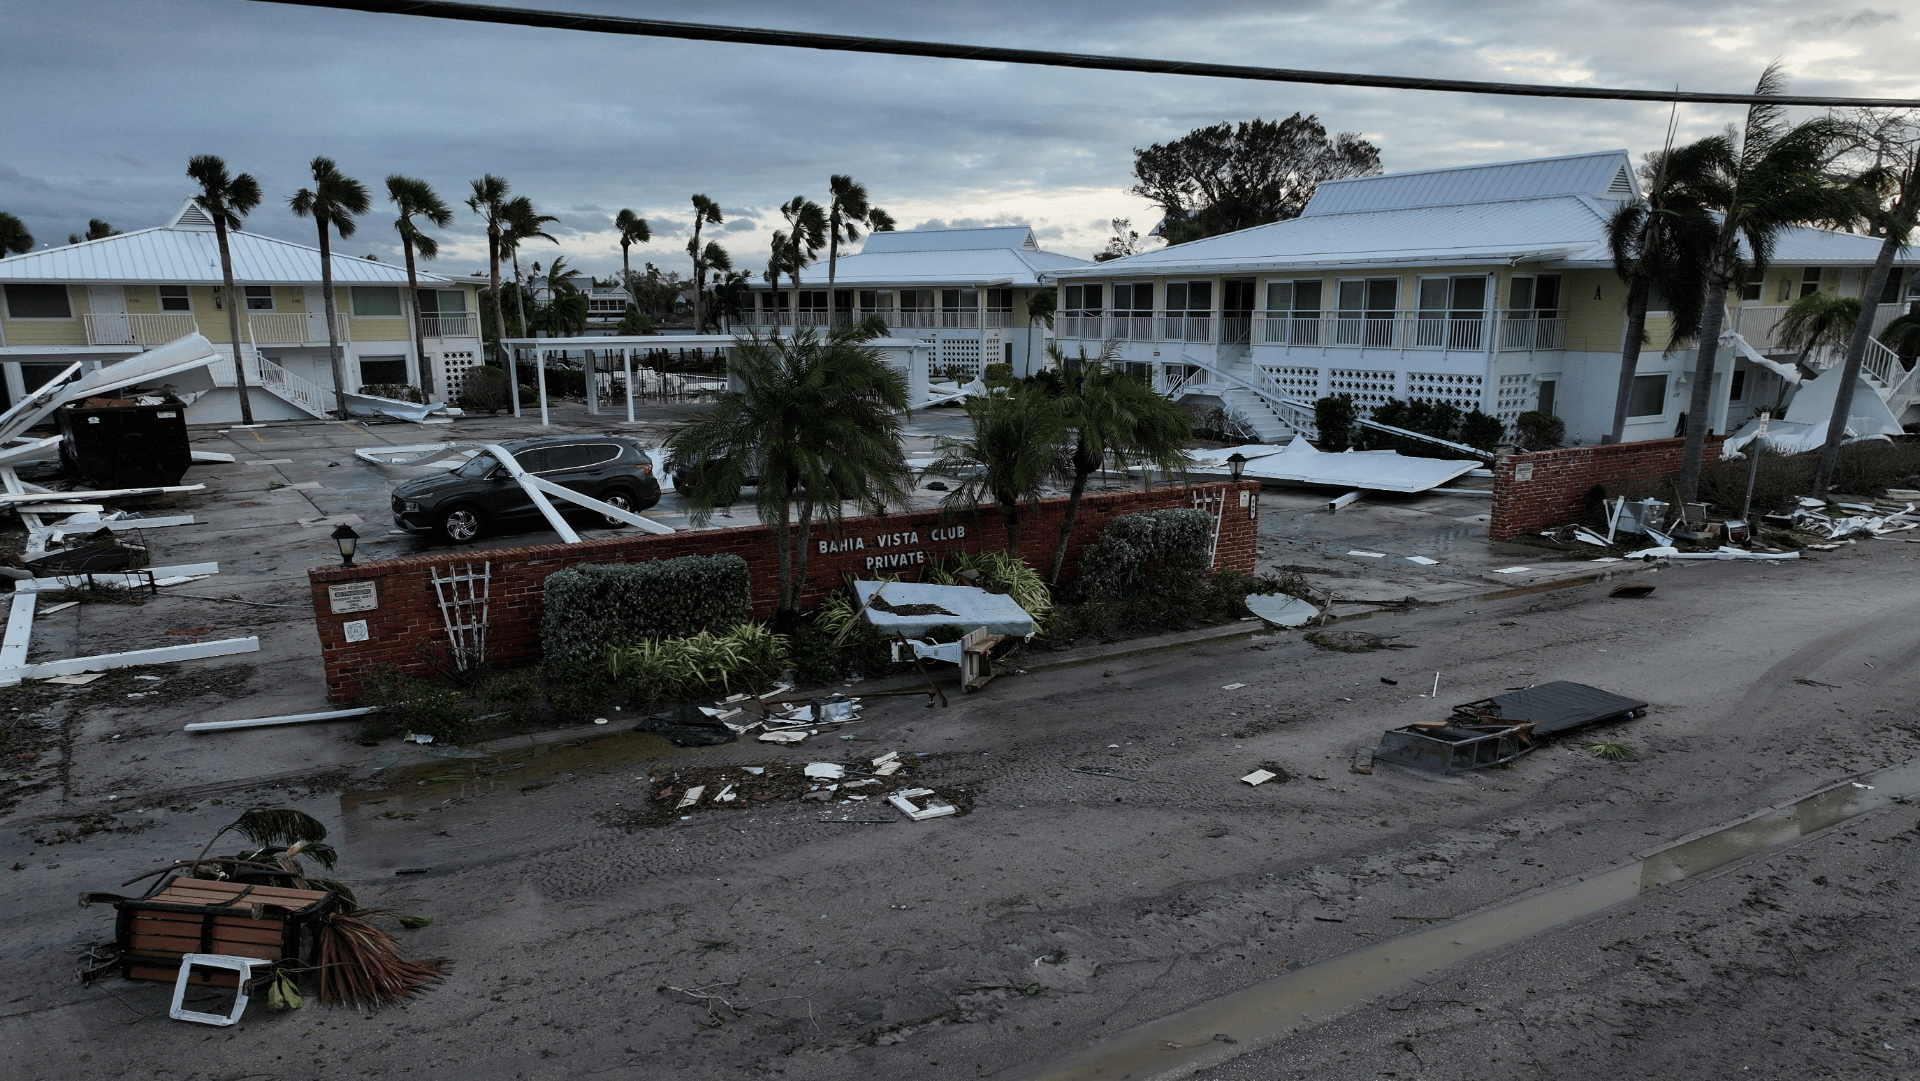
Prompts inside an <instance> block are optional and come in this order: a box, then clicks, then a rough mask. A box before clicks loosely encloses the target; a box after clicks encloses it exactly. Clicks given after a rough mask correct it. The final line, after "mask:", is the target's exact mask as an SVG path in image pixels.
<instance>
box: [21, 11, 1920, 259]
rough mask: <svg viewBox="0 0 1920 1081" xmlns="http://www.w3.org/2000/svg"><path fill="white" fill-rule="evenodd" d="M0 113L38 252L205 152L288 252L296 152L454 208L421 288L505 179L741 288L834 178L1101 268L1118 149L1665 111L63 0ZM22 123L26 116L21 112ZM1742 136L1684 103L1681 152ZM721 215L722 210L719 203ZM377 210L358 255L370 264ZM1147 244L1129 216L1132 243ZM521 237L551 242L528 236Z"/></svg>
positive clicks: (1670, 28) (1789, 34) (1057, 16)
mask: <svg viewBox="0 0 1920 1081" xmlns="http://www.w3.org/2000/svg"><path fill="white" fill-rule="evenodd" d="M535 6H543V7H551V8H570V9H573V10H580V11H600V12H610V13H619V14H634V15H644V16H649V17H658V18H665V19H692V18H698V19H703V20H706V21H712V22H720V23H731V24H740V25H752V26H778V27H789V28H796V29H807V30H822V31H830V32H842V33H845V32H862V33H871V34H877V35H888V36H898V37H908V38H920V39H925V40H944V41H971V42H981V43H985V44H995V45H1015V46H1039V47H1050V48H1060V49H1067V50H1072V51H1082V52H1101V53H1116V54H1126V55H1135V56H1152V57H1174V58H1193V59H1204V60H1212V61H1220V62H1225V63H1241V64H1271V65H1284V66H1293V67H1312V68H1324V69H1333V70H1350V71H1369V72H1384V73H1396V74H1408V73H1427V74H1433V75H1438V76H1443V77H1455V78H1499V79H1508V80H1513V81H1522V82H1547V83H1586V84H1601V85H1614V86H1670V85H1673V84H1675V83H1676V82H1677V83H1680V84H1682V85H1684V86H1685V87H1687V88H1689V89H1723V90H1734V89H1741V88H1744V87H1746V86H1749V85H1751V83H1752V81H1753V79H1754V77H1755V76H1756V75H1757V74H1758V72H1759V70H1760V68H1761V67H1762V66H1764V65H1765V64H1766V62H1767V61H1769V60H1771V59H1774V58H1775V57H1782V58H1784V59H1785V61H1786V64H1787V69H1788V72H1789V75H1790V77H1791V79H1792V85H1793V87H1794V89H1796V90H1801V91H1805V92H1808V93H1857V94H1875V95H1884V96H1893V95H1907V96H1912V95H1914V94H1915V93H1916V85H1920V84H1916V79H1915V77H1914V75H1913V74H1911V67H1910V65H1909V64H1908V63H1907V58H1908V57H1910V56H1911V55H1913V48H1914V45H1915V37H1914V35H1915V29H1914V25H1913V23H1914V20H1913V19H1911V18H1896V17H1894V15H1893V14H1892V13H1890V12H1881V11H1876V10H1874V9H1870V8H1858V9H1845V10H1841V11H1838V12H1834V13H1832V14H1830V15H1818V16H1813V17H1812V18H1811V19H1810V18H1809V12H1808V10H1807V5H1805V4H1804V3H1798V2H1787V0H1755V2H1749V3H1740V4H1688V5H1677V4H1671V3H1667V2H1664V0H1620V2H1619V3H1616V4H1614V5H1612V6H1611V7H1609V8H1608V9H1607V11H1606V13H1605V16H1604V17H1599V16H1598V15H1597V14H1596V12H1595V11H1594V9H1593V8H1592V7H1591V5H1587V4H1583V3H1574V2H1572V0H1532V2H1527V3H1521V2H1518V0H1487V2H1482V3H1477V4H1473V5H1460V4H1455V5H1435V4H1431V3H1415V2H1412V0H1405V2H1401V0H1348V2H1347V3H1342V4H1332V3H1321V2H1317V0H1269V2H1236V3H1226V2H1211V3H1208V2H1199V3H1186V4H1179V5H1172V4H1166V3H1163V2H1156V3H1151V4H1149V3H1142V2H1129V0H1106V2H1102V3H1098V4H1095V3H1091V2H1086V0H1063V2H1058V3H1048V4H1033V3H1029V2H1024V0H1022V2H1014V0H981V2H979V3H975V4H971V5H965V6H956V5H909V4H899V3H897V2H894V0H889V2H885V3H881V2H877V0H874V2H870V0H844V2H837V3H822V4H813V5H793V4H775V3H770V2H761V0H715V2H711V3H704V4H700V5H687V4H685V3H674V4H668V3H665V2H621V0H542V2H541V3H539V4H537V5H535ZM5 19H6V24H5V25H6V32H5V34H3V35H0V95H4V97H5V100H7V101H9V102H10V103H15V104H16V107H15V108H14V109H12V110H11V111H10V113H9V122H10V123H9V135H10V139H9V144H10V150H11V153H10V155H9V159H10V160H9V161H8V163H7V164H6V165H5V166H0V209H4V210H8V211H11V212H13V213H16V214H19V215H20V216H21V217H23V218H24V219H26V220H27V224H28V226H29V228H30V229H32V230H33V232H34V233H35V234H36V235H38V236H40V237H41V238H42V239H55V238H62V237H64V236H65V235H66V234H67V233H69V232H73V231H76V230H78V229H79V228H81V227H82V226H83V225H84V223H85V222H86V220H87V219H88V218H90V217H104V218H107V219H108V220H109V221H112V222H113V224H114V225H115V226H117V227H119V228H122V229H132V228H140V227H144V226H147V225H152V224H157V223H158V222H160V221H162V220H164V219H165V218H166V216H167V215H169V214H170V213H172V211H173V210H174V208H175V207H177V206H178V205H179V202H180V200H181V199H183V198H185V197H186V196H187V194H188V192H189V188H188V182H187V179H186V177H185V175H184V170H185V166H186V161H187V158H188V157H190V156H191V155H193V154H197V153H218V154H221V155H223V156H225V157H226V159H227V161H228V163H229V165H230V166H231V167H232V168H234V169H235V170H236V171H249V172H252V173H254V174H255V175H256V176H257V177H258V178H259V179H260V181H261V184H262V186H263V187H264V188H265V189H266V192H267V195H268V200H267V202H266V203H265V204H264V205H262V207H261V208H260V210H258V211H257V212H256V213H255V214H254V216H253V218H252V221H251V223H250V227H251V228H254V229H257V230H259V231H262V232H266V233H269V234H273V235H278V236H285V237H287V238H289V239H295V240H300V241H302V242H306V243H312V241H313V227H312V225H311V224H310V223H308V222H304V221H300V220H298V219H295V218H293V217H292V216H291V214H289V213H288V212H287V210H286V198H287V196H288V195H290V194H291V193H292V192H293V191H294V190H295V189H297V188H298V187H300V186H301V185H302V184H303V183H305V182H306V181H307V180H308V173H307V162H308V160H309V159H311V158H312V157H313V156H314V155H316V154H327V155H329V156H332V157H334V158H336V159H337V160H338V161H339V163H340V166H341V168H342V169H344V170H345V171H346V172H347V173H349V174H350V175H353V176H357V177H359V178H360V179H362V180H363V181H365V182H367V184H368V185H369V187H370V188H372V189H373V190H374V192H375V194H376V196H378V195H381V194H383V193H384V192H383V185H382V183H381V181H382V178H384V177H385V176H386V175H387V174H388V173H393V172H399V173H405V174H408V175H411V176H419V177H422V178H425V179H427V180H428V181H430V182H431V183H433V184H434V185H435V186H436V187H437V188H438V189H439V191H440V193H441V194H442V195H443V196H444V197H445V198H446V199H447V200H448V201H449V202H450V203H454V204H456V207H457V209H458V210H459V217H458V220H457V221H456V223H455V225H454V227H453V228H452V229H450V230H448V232H447V235H446V238H445V244H444V249H445V251H446V253H447V254H446V255H445V256H444V257H443V259H442V261H441V263H440V266H442V267H443V268H445V269H448V270H455V271H459V272H465V271H468V270H471V269H473V268H474V267H475V266H477V265H479V263H480V262H482V261H483V255H482V252H483V248H484V243H483V239H482V237H481V235H480V232H479V230H478V228H477V226H476V221H475V218H474V217H473V215H471V214H470V213H468V212H467V211H466V209H465V208H464V207H463V206H459V205H458V204H459V203H460V201H461V200H464V198H465V197H466V195H467V194H468V191H467V182H468V181H469V180H470V179H472V178H474V177H478V176H480V175H481V174H483V173H488V172H492V173H496V174H498V175H500V176H504V177H506V178H507V179H508V180H509V181H510V182H511V183H512V184H513V188H514V191H515V192H516V193H519V194H525V195H528V196H530V197H531V198H532V199H533V200H534V202H535V203H536V204H537V205H538V206H540V207H541V208H542V209H543V211H545V212H546V213H552V214H556V215H558V216H559V217H560V219H561V221H560V222H559V223H558V225H557V226H555V227H554V228H553V229H552V231H553V233H554V235H555V236H557V237H559V238H561V241H562V243H561V245H560V250H562V251H564V252H565V253H566V254H567V255H568V257H569V261H570V263H572V264H573V265H577V266H579V267H581V268H582V269H584V270H591V271H595V272H598V273H603V274H604V273H606V272H608V271H610V270H611V269H612V268H614V267H616V266H618V263H619V246H618V239H617V236H616V234H615V232H614V229H613V220H612V219H613V214H614V213H615V211H617V209H618V208H621V207H628V208H631V209H633V210H634V211H635V212H636V213H639V214H640V215H642V216H643V217H646V218H647V219H648V220H649V222H650V223H651V225H652V227H653V235H654V238H655V239H654V240H653V241H652V242H651V243H650V244H647V245H641V246H640V247H639V248H637V249H636V250H635V252H634V257H635V260H636V262H638V261H640V260H642V259H651V260H653V261H654V262H656V263H658V264H659V265H662V266H663V267H669V268H671V267H680V268H683V269H684V264H685V261H686V256H685V254H684V251H683V248H684V245H685V237H686V236H687V235H688V234H689V231H690V223H691V208H690V206H689V205H688V196H689V195H690V194H691V193H693V192H704V193H706V194H708V195H711V196H712V197H713V198H714V199H716V200H718V201H720V202H721V203H722V205H724V206H726V207H727V208H728V211H727V218H728V224H727V226H725V227H723V228H722V229H720V230H708V231H707V232H708V233H713V232H720V233H724V234H725V235H726V237H727V240H726V243H727V246H728V247H729V248H730V249H732V250H733V255H734V258H735V261H736V264H737V265H740V266H742V267H747V266H755V267H757V266H759V265H760V264H762V263H764V261H765V257H766V237H767V235H768V234H769V233H770V232H771V231H772V230H773V229H776V228H783V227H784V224H785V223H784V221H783V220H782V219H781V217H780V215H779V213H778V212H777V210H771V209H768V208H773V207H777V206H778V205H779V204H780V203H782V202H784V201H786V200H787V199H788V198H790V197H791V196H792V195H794V194H795V193H802V192H803V193H806V194H807V195H808V196H809V197H811V198H814V199H817V200H823V199H824V198H825V189H826V182H827V177H828V175H829V174H832V173H849V174H851V175H853V176H854V177H855V178H856V179H858V180H860V181H861V182H863V183H865V184H866V185H867V187H868V188H869V190H870V191H871V193H872V197H873V200H874V202H875V203H877V204H878V205H880V206H883V207H885V208H887V209H888V210H889V211H890V212H892V213H893V214H894V216H895V217H896V218H898V219H899V220H900V221H902V222H918V223H923V224H926V225H931V224H932V223H933V222H934V221H939V222H944V223H947V224H948V225H952V224H955V223H962V222H979V223H993V224H1000V223H1014V222H1023V223H1028V224H1032V225H1033V226H1035V228H1036V230H1037V231H1038V232H1040V234H1041V235H1042V236H1045V237H1047V238H1048V242H1049V245H1050V246H1052V247H1055V248H1057V249H1059V250H1065V251H1073V252H1078V253H1080V254H1090V253H1092V252H1093V251H1096V250H1098V249H1099V248H1101V247H1102V246H1103V245H1104V243H1105V238H1106V236H1107V234H1108V231H1109V230H1108V226H1107V219H1109V218H1113V217H1130V218H1132V220H1133V221H1134V223H1135V227H1136V228H1140V229H1142V230H1143V231H1144V228H1145V227H1146V225H1150V224H1151V222H1153V221H1154V220H1157V217H1158V215H1157V214H1156V213H1155V212H1154V211H1153V210H1152V209H1151V208H1150V207H1147V206H1146V205H1145V204H1144V203H1142V202H1141V201H1140V200H1138V199H1137V198H1134V197H1132V196H1129V195H1127V194H1126V193H1125V188H1126V187H1127V186H1128V185H1129V183H1130V177H1129V170H1130V167H1131V162H1132V157H1131V149H1132V148H1133V147H1137V146H1145V145H1147V144H1149V143H1152V142H1158V141H1164V140H1166V139H1168V138H1172V137H1177V136H1179V135H1181V134H1183V133H1185V132H1186V131H1188V130H1190V129H1192V128H1194V127H1198V126H1201V125H1203V124H1210V123H1214V122H1217V121H1220V120H1239V119H1246V118H1248V117H1252V116H1268V117H1277V116H1285V115H1287V114H1289V113H1292V112H1294V111H1302V112H1310V113H1317V114H1318V115H1319V116H1320V117H1321V118H1322V119H1323V120H1324V121H1325V122H1326V124H1327V126H1328V127H1329V128H1330V129H1332V130H1335V131H1357V132H1360V133H1362V134H1363V135H1365V136H1366V137H1367V138H1369V139H1371V140H1373V141H1374V142H1376V143H1378V144H1379V145H1380V146H1381V148H1382V151H1383V154H1384V157H1385V160H1386V163H1387V165H1388V168H1390V169H1410V168H1421V167H1431V166H1438V165H1450V164H1459V163H1465V162H1472V161H1489V160H1503V159H1510V158H1520V157H1531V156H1539V155H1547V154H1556V153H1570V152H1574V151H1580V150H1591V149H1598V148H1612V147H1626V148H1630V149H1632V150H1634V151H1635V152H1636V153H1638V152H1643V151H1645V150H1647V149H1650V148H1652V147H1653V146H1654V145H1656V144H1657V142H1658V140H1659V139H1660V138H1661V136H1662V134H1663V132H1664V130H1665V122H1666V117H1667V110H1666V108H1664V107H1660V106H1642V105H1629V104H1618V103H1605V102H1587V103H1577V102H1558V101H1538V100H1526V99H1506V98H1475V97H1463V96H1458V95H1439V94H1419V93H1406V92H1400V93H1396V92H1389V91H1378V90H1357V89H1340V88H1331V87H1310V86H1288V85H1269V84H1252V83H1244V82H1226V81H1220V80H1204V79H1192V78H1181V77H1176V76H1151V77H1147V76H1128V75H1122V74H1118V73H1110V72H1083V71H1068V70H1061V69H1050V68H1015V67H1006V66H1001V65H992V64H977V63H963V62H948V61H933V60H919V59H912V58H904V57H880V56H851V55H840V54H830V53H823V52H814V51H804V50H782V49H769V48H761V47H754V46H732V45H723V44H717V43H701V42H679V41H663V40H647V39H638V38H615V37H607V36H599V35H589V34H578V33H571V32H564V31H543V30H523V29H516V28H510V27H498V26H483V25H469V24H461V23H450V22H440V21H432V20H421V19H411V18H406V17H401V16H385V15H362V14H356V13H351V12H337V11H324V10H315V9H307V8H298V7H284V6H280V5H275V4H264V3H253V2H248V0H66V2H63V3H60V4H29V3H22V2H19V0H15V2H14V3H11V4H8V5H7V6H6V9H5ZM22 102H30V103H31V106H32V107H31V108H19V107H18V103H22ZM1737 115H1738V110H1737V109H1733V108H1727V107H1719V108H1708V107H1694V108H1688V109H1683V110H1682V111H1681V126H1682V135H1683V136H1687V135H1694V134H1704V133H1706V132H1709V131H1712V130H1714V129H1716V128H1717V127H1718V126H1719V125H1721V124H1724V123H1725V122H1727V121H1728V120H1730V119H1733V118H1734V117H1735V116H1737ZM736 206H737V207H740V208H742V209H740V210H737V211H736V210H735V209H733V208H735V207H736ZM391 217H392V215H391V213H390V212H389V208H388V207H387V206H386V204H384V202H382V203H378V204H376V207H375V210H374V212H373V213H372V214H370V215H369V216H368V217H367V218H366V219H365V220H363V222H362V223H361V224H362V228H361V230H360V232H359V235H358V236H356V238H355V239H354V241H353V242H352V243H353V246H354V250H356V251H363V250H372V251H375V252H376V253H378V254H380V255H381V257H382V258H383V259H386V258H391V257H392V252H393V245H392V241H391V238H392V229H391V224H390V223H391ZM1143 223H1144V224H1143ZM543 247H550V246H547V245H543Z"/></svg>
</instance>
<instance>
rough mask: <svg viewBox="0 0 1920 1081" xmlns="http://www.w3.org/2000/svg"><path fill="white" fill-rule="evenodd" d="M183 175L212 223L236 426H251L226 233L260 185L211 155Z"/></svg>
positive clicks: (255, 202)
mask: <svg viewBox="0 0 1920 1081" xmlns="http://www.w3.org/2000/svg"><path fill="white" fill-rule="evenodd" d="M187 175H188V176H189V177H191V178H193V179H194V180H197V181H199V182H200V194H199V195H196V196H194V197H193V202H194V205H196V206H198V207H199V208H200V209H201V210H203V211H205V212H206V215H207V217H209V218H212V219H213V235H214V239H215V241H216V242H217V243H218V244H219V246H220V283H221V290H222V292H221V296H222V297H224V298H225V301H226V306H227V333H228V335H229V336H230V337H231V338H232V339H233V379H234V389H235V390H237V391H239V392H240V422H241V423H242V424H252V423H253V401H252V399H251V398H250V397H249V394H248V391H247V366H246V365H245V364H244V363H242V362H241V359H240V304H239V303H238V301H239V297H238V295H237V294H236V293H235V291H234V288H233V252H232V250H230V249H229V248H228V247H227V230H229V229H238V228H240V223H241V222H242V220H244V219H245V218H246V216H247V215H248V214H250V213H252V211H253V208H254V207H256V206H259V205H260V182H259V181H257V180H255V179H254V178H253V174H251V173H241V174H240V175H239V176H235V177H229V176H228V175H227V163H226V162H224V161H222V160H221V159H219V158H218V157H215V156H214V155H212V154H199V155H196V156H195V157H193V158H192V159H190V160H189V161H188V162H187ZM89 224H91V223H89ZM101 224H103V225H104V224H106V223H105V222H102V223H101ZM323 258H324V257H323Z"/></svg>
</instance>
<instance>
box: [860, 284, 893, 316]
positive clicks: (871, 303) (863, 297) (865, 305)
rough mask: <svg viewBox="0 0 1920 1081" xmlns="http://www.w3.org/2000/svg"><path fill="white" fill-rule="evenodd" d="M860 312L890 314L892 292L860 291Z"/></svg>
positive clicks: (887, 290) (881, 290)
mask: <svg viewBox="0 0 1920 1081" xmlns="http://www.w3.org/2000/svg"><path fill="white" fill-rule="evenodd" d="M860 310H861V311H863V312H890V311H892V310H893V290H891V289H862V290H860Z"/></svg>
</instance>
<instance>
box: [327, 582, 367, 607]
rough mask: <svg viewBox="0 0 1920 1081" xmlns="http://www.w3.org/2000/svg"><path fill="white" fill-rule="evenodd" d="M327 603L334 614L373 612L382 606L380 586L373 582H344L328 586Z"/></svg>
mask: <svg viewBox="0 0 1920 1081" xmlns="http://www.w3.org/2000/svg"><path fill="white" fill-rule="evenodd" d="M327 603H328V604H329V605H331V606H332V608H333V614H334V615H341V614H343V613H346V612H371V611H373V610H374V609H375V608H378V607H380V592H379V588H378V587H377V586H376V585H375V584H374V583H372V582H342V583H340V584H339V585H337V586H328V587H327Z"/></svg>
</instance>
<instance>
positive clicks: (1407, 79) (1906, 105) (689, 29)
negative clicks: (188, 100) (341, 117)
mask: <svg viewBox="0 0 1920 1081" xmlns="http://www.w3.org/2000/svg"><path fill="white" fill-rule="evenodd" d="M259 2H262V3H272V4H296V5H299V6H301V7H317V8H339V9H342V10H346V11H366V12H375V13H381V14H388V15H417V16H422V17H426V18H434V19H457V20H461V21H463V22H476V23H499V24H501V25H505V26H537V27H543V28H546V29H549V30H581V31H586V32H588V33H595V34H626V35H628V36H631V37H654V38H681V39H683V40H688V41H724V42H731V43H734V44H739V45H772V46H777V47H781V48H789V49H826V50H830V51H833V52H849V53H878V54H880V55H883V56H928V57H934V58H936V59H941V60H980V61H986V62H990V63H996V64H1033V65H1040V66H1043V67H1056V68H1080V69H1083V70H1087V71H1130V72H1138V73H1142V74H1148V75H1196V76H1200V77H1202V78H1211V79H1247V80H1252V81H1254V82H1267V83H1313V84H1317V85H1321V86H1368V87H1377V88H1380V89H1385V90H1436V91H1441V92H1444V93H1451V94H1504V95H1507V96H1510V97H1525V98H1586V99H1598V100H1602V101H1660V102H1667V101H1676V102H1688V103H1693V104H1703V105H1757V104H1771V105H1814V106H1825V107H1838V106H1846V107H1855V106H1875V107H1881V108H1902V109H1911V108H1920V98H1830V97H1816V96H1813V95H1808V94H1775V95H1765V96H1762V95H1758V94H1714V93H1703V92H1695V91H1682V90H1624V89H1612V88H1608V87H1599V86H1544V85H1538V84H1531V83H1493V82H1482V81H1480V80H1477V79H1427V78H1421V77H1417V76H1406V75H1360V74H1356V73H1353V72H1340V71H1299V70H1295V69H1292V68H1257V67H1250V66H1246V65H1242V64H1201V63H1194V62H1190V61H1183V60H1147V59H1141V58H1137V57H1131V56H1098V55H1094V54H1088V53H1062V52H1053V51H1051V50H1046V49H1003V48H997V47H994V46H990V45H948V44H944V43H941V42H937V41H903V40H900V39H898V38H872V37H853V36H850V35H845V34H814V33H808V32H805V31H800V30H763V29H757V28H754V27H748V26H718V25H714V24H711V23H682V22H667V21H665V20H662V19H634V18H629V17H626V16H621V15H582V14H578V13H575V12H570V11H540V10H536V9H533V8H515V7H495V6H493V5H491V4H463V3H456V2H453V0H259Z"/></svg>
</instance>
